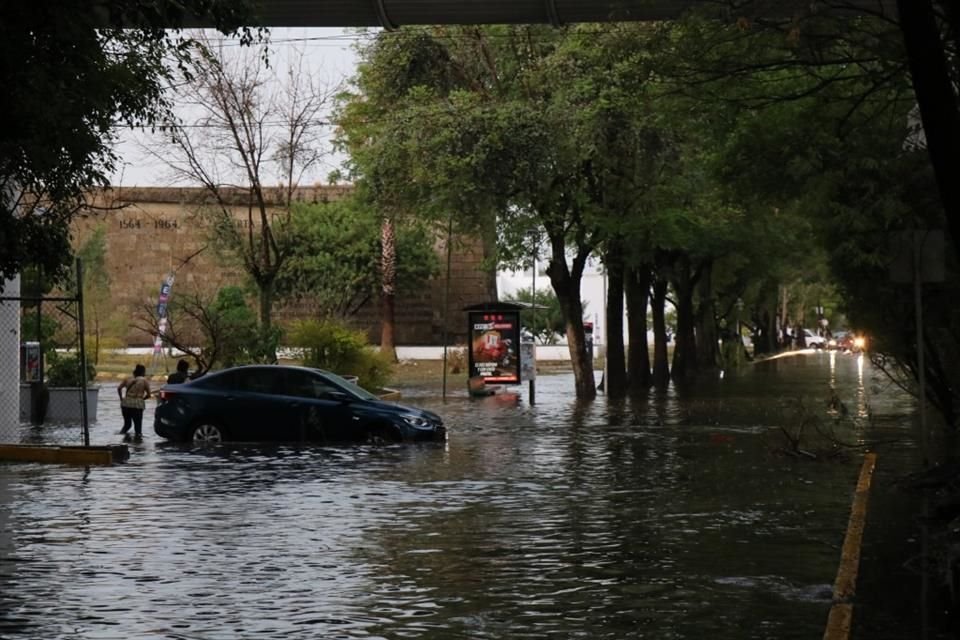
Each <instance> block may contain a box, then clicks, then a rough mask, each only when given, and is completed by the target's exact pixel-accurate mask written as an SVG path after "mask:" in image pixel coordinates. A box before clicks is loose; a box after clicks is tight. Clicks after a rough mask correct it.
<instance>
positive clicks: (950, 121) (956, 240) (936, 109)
mask: <svg viewBox="0 0 960 640" xmlns="http://www.w3.org/2000/svg"><path fill="white" fill-rule="evenodd" d="M950 4H951V3H949V2H945V3H944V5H950ZM897 9H898V11H899V15H900V31H901V32H902V33H903V41H904V45H905V46H906V50H907V58H908V61H909V64H910V77H911V79H912V81H913V91H914V93H915V94H916V98H917V105H918V106H919V107H920V118H921V120H922V121H923V129H924V132H925V137H926V145H927V152H928V153H929V154H930V161H931V163H932V164H933V172H934V175H935V176H936V178H937V187H938V188H939V191H940V200H941V202H942V203H943V208H944V210H945V211H946V215H947V224H948V226H949V229H950V234H951V236H952V238H953V246H954V251H956V252H957V253H960V181H958V180H957V176H960V106H958V104H957V97H956V95H955V92H954V88H953V86H952V80H951V74H950V69H949V66H948V62H947V57H946V53H945V51H944V43H943V40H942V39H941V38H940V31H939V29H938V28H937V18H936V15H935V13H934V7H933V2H931V0H897ZM950 11H951V13H950V14H949V15H950V17H951V18H953V19H955V18H956V16H957V11H956V8H955V7H954V8H951V9H950ZM951 26H952V27H953V29H954V30H956V29H957V28H958V26H960V25H957V24H955V23H954V24H952V25H951ZM954 33H956V31H954Z"/></svg>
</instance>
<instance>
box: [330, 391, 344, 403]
mask: <svg viewBox="0 0 960 640" xmlns="http://www.w3.org/2000/svg"><path fill="white" fill-rule="evenodd" d="M327 398H328V399H329V400H335V401H337V402H350V396H349V395H348V394H346V393H344V392H343V391H330V392H328V393H327Z"/></svg>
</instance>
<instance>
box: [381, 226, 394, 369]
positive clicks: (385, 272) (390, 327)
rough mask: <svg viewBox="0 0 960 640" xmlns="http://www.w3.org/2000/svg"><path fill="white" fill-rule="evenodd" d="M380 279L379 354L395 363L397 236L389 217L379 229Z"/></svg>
mask: <svg viewBox="0 0 960 640" xmlns="http://www.w3.org/2000/svg"><path fill="white" fill-rule="evenodd" d="M380 278H381V286H380V353H383V354H385V355H386V356H387V357H388V358H389V359H390V360H391V361H392V362H396V361H397V346H396V343H395V342H394V326H395V323H396V319H395V316H394V304H395V300H396V292H397V236H396V230H395V228H394V225H393V218H391V217H390V216H387V217H385V218H384V219H383V223H382V225H381V227H380Z"/></svg>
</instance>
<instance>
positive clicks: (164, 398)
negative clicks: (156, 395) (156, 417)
mask: <svg viewBox="0 0 960 640" xmlns="http://www.w3.org/2000/svg"><path fill="white" fill-rule="evenodd" d="M174 395H176V394H174V393H171V392H170V391H166V390H165V389H161V390H160V401H161V402H169V401H170V400H172V399H173V396H174Z"/></svg>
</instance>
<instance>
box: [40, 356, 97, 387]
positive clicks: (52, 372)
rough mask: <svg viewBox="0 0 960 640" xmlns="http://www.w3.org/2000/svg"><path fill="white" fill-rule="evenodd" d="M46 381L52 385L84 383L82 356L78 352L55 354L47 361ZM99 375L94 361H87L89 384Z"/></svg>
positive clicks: (61, 385)
mask: <svg viewBox="0 0 960 640" xmlns="http://www.w3.org/2000/svg"><path fill="white" fill-rule="evenodd" d="M47 365H48V366H47V371H46V374H47V375H46V381H47V384H48V385H49V386H51V387H79V386H81V385H82V384H83V381H82V379H81V376H80V357H79V356H77V355H76V354H73V353H71V354H68V355H59V354H56V353H54V355H53V356H52V357H51V358H49V359H48V361H47ZM96 377H97V370H96V368H95V367H94V366H93V363H92V362H90V361H89V360H88V361H87V384H89V383H91V382H93V381H94V379H95V378H96Z"/></svg>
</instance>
